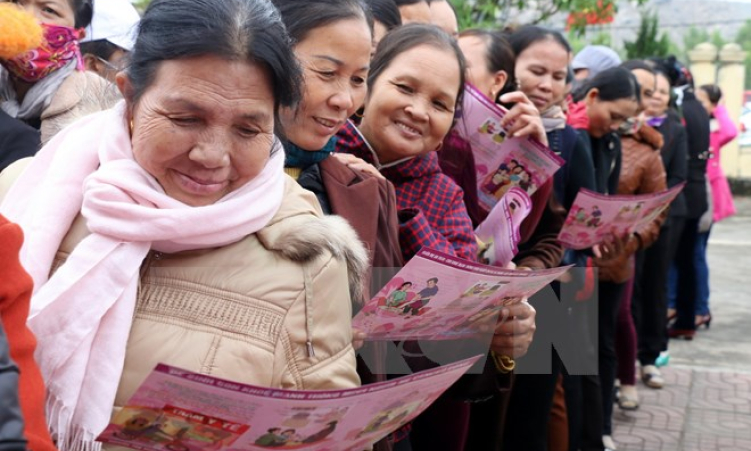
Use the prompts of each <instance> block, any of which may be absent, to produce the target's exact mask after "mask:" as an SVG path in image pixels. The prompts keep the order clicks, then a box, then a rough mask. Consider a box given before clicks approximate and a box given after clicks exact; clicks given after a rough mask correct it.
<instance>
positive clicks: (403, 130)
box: [360, 44, 460, 163]
mask: <svg viewBox="0 0 751 451" xmlns="http://www.w3.org/2000/svg"><path fill="white" fill-rule="evenodd" d="M459 71H460V68H459V62H458V61H457V59H456V56H455V55H454V53H453V52H451V51H450V50H448V49H438V48H436V47H434V46H431V45H426V44H423V45H418V46H416V47H413V48H411V49H409V50H407V51H405V52H403V53H401V54H399V55H398V56H397V57H396V58H394V60H393V61H391V63H390V64H389V66H388V67H387V68H386V69H384V71H383V72H381V74H380V75H379V77H378V79H376V80H375V82H374V83H373V89H372V91H371V92H370V93H368V99H367V101H366V104H365V114H364V116H363V120H362V124H361V125H360V130H361V131H362V133H363V135H364V136H365V139H367V140H368V142H369V143H370V144H371V145H372V146H373V148H374V149H375V150H376V152H377V153H378V157H379V160H380V161H381V163H389V162H392V161H396V160H399V159H402V158H407V157H416V156H420V155H425V154H427V153H428V152H430V151H432V150H436V149H437V148H438V146H439V145H440V143H441V142H442V141H443V138H444V137H445V136H446V133H448V131H449V129H450V128H451V124H452V122H453V119H454V108H455V104H456V98H457V96H458V93H459V88H460V86H459V85H460V73H459ZM426 74H430V76H426Z"/></svg>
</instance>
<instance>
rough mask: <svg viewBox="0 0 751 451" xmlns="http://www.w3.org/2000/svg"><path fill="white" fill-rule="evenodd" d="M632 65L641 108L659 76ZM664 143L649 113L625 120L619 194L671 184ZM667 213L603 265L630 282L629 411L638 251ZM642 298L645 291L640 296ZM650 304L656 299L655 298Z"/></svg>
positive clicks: (625, 401) (628, 405)
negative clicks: (663, 155)
mask: <svg viewBox="0 0 751 451" xmlns="http://www.w3.org/2000/svg"><path fill="white" fill-rule="evenodd" d="M621 66H622V67H624V68H626V69H629V70H630V71H631V73H632V74H634V76H635V77H636V79H637V81H638V82H639V86H640V87H641V108H642V109H645V108H647V107H648V104H649V101H650V99H651V98H652V96H653V95H654V92H655V90H656V77H655V73H654V71H653V70H652V68H651V67H650V66H649V65H647V63H645V62H643V61H639V60H632V61H627V62H625V63H623V64H622V65H621ZM662 146H663V139H662V135H661V134H660V133H659V132H658V131H657V130H655V129H654V128H652V127H650V126H649V125H647V124H646V123H645V118H644V115H640V116H637V117H635V118H632V119H630V120H629V121H627V122H625V123H624V125H623V126H622V127H621V148H622V155H623V157H622V164H621V174H620V177H619V180H618V194H627V195H632V194H651V193H657V192H660V191H664V190H665V189H666V188H667V185H666V180H665V169H664V167H663V164H662V158H661V155H660V150H661V149H662ZM666 217H667V212H664V213H663V214H661V215H660V216H658V217H657V218H655V219H654V220H653V221H652V222H651V223H650V224H649V225H647V226H646V227H644V228H643V229H641V230H640V231H639V233H636V234H634V237H635V239H632V240H629V241H628V243H627V244H628V245H627V246H626V247H625V248H624V249H623V251H622V252H621V253H620V254H619V255H618V256H617V257H615V258H614V259H613V260H612V263H611V264H609V265H607V266H606V267H602V268H600V279H601V280H608V281H614V282H620V281H624V280H626V281H627V282H626V291H625V293H624V295H623V299H622V300H621V303H620V310H619V312H618V324H617V326H616V330H617V332H616V348H617V349H618V379H619V380H620V382H621V388H620V394H619V397H618V399H617V402H618V406H619V407H620V408H621V409H624V410H634V409H636V408H638V407H639V398H638V394H637V391H636V374H635V367H634V361H635V360H636V349H637V344H636V329H635V326H634V317H633V315H632V313H631V312H632V309H631V304H632V303H631V301H632V293H633V287H634V280H633V271H632V269H633V267H634V262H633V261H632V259H631V256H632V255H634V254H635V253H636V252H637V251H639V250H643V249H646V248H648V247H649V246H651V245H652V243H654V242H655V240H656V239H657V237H658V235H659V233H660V227H661V226H662V224H663V222H664V221H665V218H666ZM637 297H638V298H641V295H640V294H637ZM645 302H650V301H649V300H647V301H645ZM642 303H643V302H642V301H641V300H640V301H639V303H638V304H637V305H636V309H635V311H636V312H637V318H641V313H640V312H641V308H640V307H641V305H642ZM604 420H605V425H604V430H605V432H604V434H605V435H608V436H609V435H611V433H612V417H607V416H606V417H604Z"/></svg>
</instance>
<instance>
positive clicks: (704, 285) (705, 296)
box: [668, 228, 712, 315]
mask: <svg viewBox="0 0 751 451" xmlns="http://www.w3.org/2000/svg"><path fill="white" fill-rule="evenodd" d="M711 231H712V229H711V228H710V229H709V230H708V231H707V232H703V233H699V236H698V239H697V240H696V246H695V247H694V267H695V268H696V314H697V315H708V314H709V265H708V264H707V243H708V242H709V233H710V232H711ZM677 292H678V271H677V270H676V266H675V262H673V263H672V264H671V265H670V271H669V272H668V307H669V308H672V309H674V308H675V298H676V295H677Z"/></svg>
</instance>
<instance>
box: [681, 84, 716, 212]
mask: <svg viewBox="0 0 751 451" xmlns="http://www.w3.org/2000/svg"><path fill="white" fill-rule="evenodd" d="M681 109H682V110H683V119H684V121H685V122H686V134H687V137H688V176H687V178H686V187H685V188H683V193H684V195H685V197H686V217H687V218H689V219H698V218H701V216H702V215H703V214H704V212H705V211H707V209H708V208H709V203H708V202H707V176H706V174H707V159H708V158H709V153H710V150H709V114H708V113H707V110H705V109H704V107H703V106H702V105H701V103H700V102H699V101H698V100H697V99H696V96H695V95H694V92H693V91H692V90H687V91H686V92H685V93H684V96H683V103H682V104H681Z"/></svg>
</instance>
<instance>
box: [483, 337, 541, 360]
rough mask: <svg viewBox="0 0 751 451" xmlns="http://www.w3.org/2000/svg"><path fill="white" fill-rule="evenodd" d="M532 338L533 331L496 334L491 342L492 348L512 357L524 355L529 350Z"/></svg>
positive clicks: (500, 353) (497, 352) (496, 351)
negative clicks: (513, 334) (521, 333)
mask: <svg viewBox="0 0 751 451" xmlns="http://www.w3.org/2000/svg"><path fill="white" fill-rule="evenodd" d="M532 338H533V334H532V333H528V334H523V335H515V336H508V335H496V336H494V337H493V340H492V341H491V342H490V349H491V350H493V351H494V352H495V353H496V354H499V355H507V356H509V357H512V358H518V357H522V356H523V355H525V354H526V353H527V351H528V350H529V346H530V345H531V344H532Z"/></svg>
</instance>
